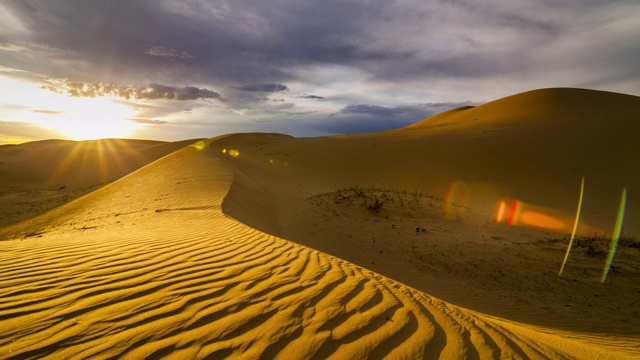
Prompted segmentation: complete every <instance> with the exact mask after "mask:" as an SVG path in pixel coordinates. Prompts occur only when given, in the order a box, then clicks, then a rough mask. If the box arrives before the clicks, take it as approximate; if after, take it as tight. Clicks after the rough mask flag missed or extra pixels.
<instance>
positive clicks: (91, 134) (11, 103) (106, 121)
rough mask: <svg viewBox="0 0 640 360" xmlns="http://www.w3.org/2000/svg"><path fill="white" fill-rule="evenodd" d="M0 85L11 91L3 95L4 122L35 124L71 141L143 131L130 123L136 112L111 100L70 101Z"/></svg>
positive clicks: (8, 82) (19, 85)
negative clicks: (62, 135) (60, 134)
mask: <svg viewBox="0 0 640 360" xmlns="http://www.w3.org/2000/svg"><path fill="white" fill-rule="evenodd" d="M0 85H1V87H2V88H5V89H11V91H10V92H6V93H3V104H2V105H4V106H3V107H2V108H0V118H1V119H2V120H3V121H7V120H8V121H10V122H24V123H31V124H35V125H37V126H38V127H40V128H43V129H50V130H52V134H54V133H62V134H64V135H66V136H67V137H68V138H69V139H71V140H94V139H101V138H121V137H127V136H130V135H131V134H132V133H133V132H134V131H135V130H137V129H139V128H141V127H142V125H140V124H138V123H135V122H133V121H131V120H127V119H129V118H132V117H135V110H133V109H131V108H129V107H127V106H126V105H122V104H119V103H116V102H114V101H112V100H111V99H109V98H80V97H71V96H68V95H67V94H58V93H54V92H51V91H48V90H43V89H40V88H39V87H38V86H37V85H35V84H30V83H25V82H20V81H16V80H13V79H10V78H6V77H0Z"/></svg>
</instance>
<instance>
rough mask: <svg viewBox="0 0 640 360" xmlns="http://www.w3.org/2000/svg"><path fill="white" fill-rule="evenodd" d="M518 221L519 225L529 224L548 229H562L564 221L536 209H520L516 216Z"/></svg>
mask: <svg viewBox="0 0 640 360" xmlns="http://www.w3.org/2000/svg"><path fill="white" fill-rule="evenodd" d="M518 223H519V224H521V225H530V226H535V227H540V228H545V229H549V230H562V228H564V222H562V220H558V219H556V218H555V217H553V216H551V215H548V214H543V213H541V212H538V211H525V210H522V211H521V212H520V215H519V217H518Z"/></svg>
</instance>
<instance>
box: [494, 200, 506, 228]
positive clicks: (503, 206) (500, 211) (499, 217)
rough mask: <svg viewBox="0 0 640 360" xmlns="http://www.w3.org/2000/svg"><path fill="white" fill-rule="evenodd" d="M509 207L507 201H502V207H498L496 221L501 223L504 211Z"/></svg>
mask: <svg viewBox="0 0 640 360" xmlns="http://www.w3.org/2000/svg"><path fill="white" fill-rule="evenodd" d="M506 209H507V202H506V201H501V202H500V207H499V208H498V215H497V216H496V222H497V223H498V224H499V223H501V222H502V220H503V219H504V211H505V210H506Z"/></svg>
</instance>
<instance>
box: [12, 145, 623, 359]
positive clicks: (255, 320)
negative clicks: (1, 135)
mask: <svg viewBox="0 0 640 360" xmlns="http://www.w3.org/2000/svg"><path fill="white" fill-rule="evenodd" d="M221 140H224V138H223V139H213V140H211V142H212V143H213V144H216V143H217V142H219V141H221ZM207 145H208V144H207ZM218 154H219V152H218V147H217V146H215V145H213V146H210V147H209V148H207V149H206V150H204V151H203V150H198V149H197V148H195V147H188V148H185V149H183V150H180V151H178V152H176V153H174V154H172V155H171V156H168V157H165V158H163V159H161V160H159V161H156V162H154V163H153V164H151V165H148V166H146V167H143V168H142V169H140V170H138V171H136V172H133V173H132V174H130V175H128V176H126V177H124V178H122V179H120V180H118V181H116V182H114V183H112V184H110V185H108V186H106V187H104V188H102V189H99V190H97V191H95V192H94V193H92V194H90V195H87V196H85V197H83V198H81V199H78V200H76V201H74V202H71V203H69V204H67V205H64V206H63V207H62V208H60V209H57V210H55V211H53V212H50V213H47V214H45V215H42V216H40V217H39V219H40V220H38V218H36V219H34V220H32V221H27V222H23V223H21V224H19V226H13V227H11V228H10V231H6V229H1V230H0V237H1V238H2V239H3V240H5V241H3V242H2V243H1V244H2V247H1V248H0V250H1V251H0V259H1V261H0V269H1V271H2V274H3V276H2V278H0V357H2V358H6V359H25V358H91V357H95V358H110V357H119V358H124V359H128V358H132V359H133V358H141V357H146V358H160V357H167V358H180V359H184V358H220V357H225V356H233V357H237V358H283V359H288V358H345V357H346V358H366V357H375V358H382V357H389V358H421V357H423V358H459V357H464V356H466V357H469V358H486V357H490V358H499V357H503V358H566V357H570V358H587V357H589V358H603V359H605V358H624V357H629V358H631V355H633V353H632V352H630V350H629V349H626V348H622V349H618V350H615V351H614V350H612V349H610V348H607V347H600V346H599V345H598V344H595V345H594V344H589V343H585V342H582V341H580V340H579V339H567V338H566V336H567V334H566V333H565V334H560V335H559V334H555V333H554V332H553V331H552V330H547V332H548V333H544V332H542V331H538V330H532V329H531V328H527V327H526V326H524V325H519V324H516V323H513V322H509V321H504V320H499V319H492V318H488V317H485V316H483V315H481V314H478V313H475V312H473V311H470V310H464V309H461V308H458V307H456V306H452V305H450V304H447V303H445V302H443V301H440V300H438V299H435V298H433V297H430V296H428V295H426V294H424V293H422V292H419V291H417V290H415V289H412V288H410V287H407V286H405V285H403V284H401V283H398V282H396V281H393V280H390V279H388V278H386V277H384V276H381V275H379V274H377V273H374V272H372V271H369V270H366V269H363V268H361V267H358V266H355V265H353V264H351V263H349V262H347V261H344V260H341V259H339V258H336V257H333V256H331V255H327V254H325V253H322V252H319V251H316V250H312V249H309V248H307V247H303V246H300V245H297V244H295V243H292V242H289V241H286V240H283V239H280V238H277V237H274V236H272V235H268V234H266V233H263V232H261V231H258V230H255V229H253V228H250V227H248V226H246V225H244V224H242V223H240V222H238V221H236V220H234V219H232V218H230V217H228V216H226V215H224V214H223V213H222V210H221V204H222V201H223V198H224V197H225V195H226V194H227V192H228V190H229V189H230V187H231V183H232V181H233V179H234V175H233V172H232V171H231V168H230V167H229V166H228V165H225V162H224V161H222V160H220V159H219V157H220V155H218ZM43 224H47V226H44V227H43V226H42V225H43ZM34 230H38V231H39V232H41V236H42V237H40V238H29V239H27V240H24V241H23V239H22V236H23V235H24V234H28V233H31V232H33V231H34ZM576 337H577V336H576Z"/></svg>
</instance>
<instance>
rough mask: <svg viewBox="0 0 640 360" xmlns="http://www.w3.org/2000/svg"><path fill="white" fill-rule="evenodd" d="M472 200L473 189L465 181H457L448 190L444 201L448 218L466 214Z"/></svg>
mask: <svg viewBox="0 0 640 360" xmlns="http://www.w3.org/2000/svg"><path fill="white" fill-rule="evenodd" d="M470 202H471V189H470V188H469V186H468V185H467V184H466V183H465V182H464V181H456V182H454V183H453V184H451V186H449V190H448V191H447V195H446V197H445V201H444V214H445V216H446V217H447V219H449V220H451V219H455V218H458V217H460V216H462V215H464V213H465V211H466V208H467V207H468V206H469V203H470Z"/></svg>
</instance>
